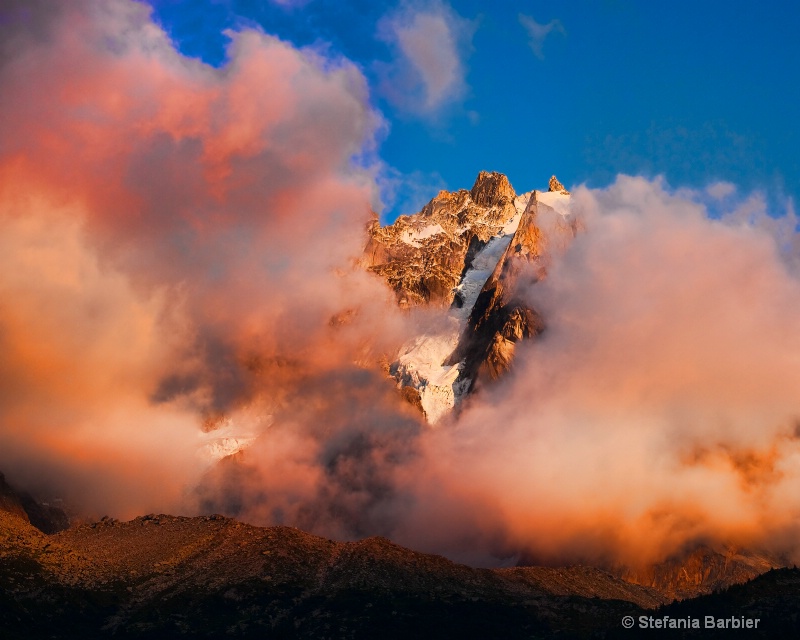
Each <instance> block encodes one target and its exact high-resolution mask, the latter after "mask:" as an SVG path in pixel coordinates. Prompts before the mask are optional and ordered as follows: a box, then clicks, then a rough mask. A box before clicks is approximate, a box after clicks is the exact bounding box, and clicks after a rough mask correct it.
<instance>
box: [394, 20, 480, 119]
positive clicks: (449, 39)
mask: <svg viewBox="0 0 800 640" xmlns="http://www.w3.org/2000/svg"><path fill="white" fill-rule="evenodd" d="M473 31H474V25H473V24H472V23H471V22H469V21H468V20H465V19H464V18H462V17H461V16H459V15H458V14H457V13H455V12H454V11H453V9H452V8H451V7H449V6H448V5H446V4H437V5H434V6H433V7H425V8H424V9H417V8H406V9H404V10H402V11H400V12H399V13H396V14H393V15H391V16H387V17H386V18H384V19H383V20H382V21H381V23H380V25H379V30H378V35H379V37H380V38H381V39H383V40H385V41H386V42H388V43H389V44H390V45H392V47H393V48H394V50H395V54H396V57H395V60H394V61H393V62H392V63H390V64H380V65H378V72H379V75H380V76H381V82H380V91H381V93H382V94H383V95H384V96H386V98H388V99H389V100H390V101H391V102H392V103H394V104H395V105H396V106H398V107H400V108H401V109H404V110H406V111H410V112H414V113H417V114H420V115H431V114H434V113H437V112H439V111H440V110H441V109H442V108H443V107H445V106H447V105H450V104H453V103H455V102H458V101H459V100H461V99H462V98H463V97H464V95H465V94H466V90H467V84H466V81H465V75H466V69H465V66H464V58H465V57H466V52H467V51H468V50H469V48H470V42H471V40H472V33H473Z"/></svg>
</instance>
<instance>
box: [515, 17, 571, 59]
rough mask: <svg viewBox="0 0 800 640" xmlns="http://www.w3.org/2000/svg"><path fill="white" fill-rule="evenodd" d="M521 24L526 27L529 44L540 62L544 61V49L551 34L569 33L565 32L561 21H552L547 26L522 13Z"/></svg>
mask: <svg viewBox="0 0 800 640" xmlns="http://www.w3.org/2000/svg"><path fill="white" fill-rule="evenodd" d="M519 23H520V24H521V25H522V26H523V27H525V31H527V32H528V44H529V45H530V46H531V49H533V53H534V55H535V56H536V57H537V58H539V60H544V51H543V47H544V41H545V39H546V38H547V36H549V35H550V34H551V33H560V34H562V35H566V34H567V32H566V31H565V30H564V26H563V25H562V24H561V21H559V20H551V21H550V22H548V23H547V24H539V23H538V22H536V20H534V19H533V18H531V17H530V16H526V15H525V14H523V13H520V14H519Z"/></svg>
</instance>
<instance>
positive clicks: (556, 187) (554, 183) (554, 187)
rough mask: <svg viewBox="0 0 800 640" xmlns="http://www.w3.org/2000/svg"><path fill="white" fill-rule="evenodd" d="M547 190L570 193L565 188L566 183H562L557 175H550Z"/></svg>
mask: <svg viewBox="0 0 800 640" xmlns="http://www.w3.org/2000/svg"><path fill="white" fill-rule="evenodd" d="M547 190H548V191H560V192H561V193H566V194H569V191H567V190H566V189H565V188H564V185H563V184H561V183H560V182H559V181H558V178H556V177H555V176H551V177H550V183H549V184H548V189H547Z"/></svg>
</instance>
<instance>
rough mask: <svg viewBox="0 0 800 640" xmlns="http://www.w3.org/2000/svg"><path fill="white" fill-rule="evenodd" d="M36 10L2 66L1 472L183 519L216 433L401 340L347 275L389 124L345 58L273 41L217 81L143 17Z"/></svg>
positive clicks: (251, 35)
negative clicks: (340, 317) (308, 379)
mask: <svg viewBox="0 0 800 640" xmlns="http://www.w3.org/2000/svg"><path fill="white" fill-rule="evenodd" d="M15 11H16V10H15ZM26 11H27V13H25V12H23V13H24V16H25V21H26V22H25V23H26V24H30V25H34V27H35V28H34V27H32V31H31V33H32V35H30V37H27V36H25V37H22V36H20V35H19V31H18V30H17V29H12V30H11V31H10V32H7V33H4V35H5V36H7V38H6V40H4V42H3V51H4V52H5V54H4V57H3V61H2V66H1V67H0V82H2V84H3V87H4V88H5V90H6V92H7V97H6V99H4V100H3V101H2V105H0V122H2V125H0V126H2V133H1V135H0V140H2V142H0V184H2V185H3V186H2V188H0V238H1V239H2V240H0V243H2V246H3V252H2V256H0V291H1V292H2V303H0V343H2V345H3V349H4V357H3V359H2V362H0V388H2V389H3V390H4V391H3V398H2V400H3V401H2V403H0V443H1V444H0V467H2V468H4V469H6V470H7V472H8V473H9V474H12V475H15V476H17V477H19V478H20V481H21V482H23V481H30V482H33V483H37V482H40V477H41V476H45V480H44V481H43V482H44V483H45V484H47V485H48V486H47V487H46V488H47V490H48V491H58V492H61V493H62V495H63V494H67V495H64V497H68V498H70V499H72V500H74V501H75V502H76V503H78V504H80V505H82V506H83V507H85V508H87V509H92V510H95V512H98V511H103V512H106V513H111V514H116V515H135V514H136V513H140V512H142V511H148V510H180V509H181V508H187V507H186V504H187V503H186V495H185V493H184V492H185V491H186V490H187V488H188V487H191V486H193V485H194V484H196V482H197V480H198V478H199V476H200V475H201V474H202V473H203V472H204V471H205V466H204V464H203V462H202V460H200V459H199V458H198V457H197V452H198V449H199V448H200V447H201V445H202V443H203V442H204V440H203V437H204V436H203V434H202V433H201V430H200V427H201V425H202V424H203V423H204V422H206V423H207V424H209V420H210V421H211V422H212V423H213V421H214V420H215V419H216V418H215V416H218V415H225V416H229V417H230V416H233V419H235V420H241V421H249V422H248V425H247V426H248V428H252V429H255V430H256V432H258V430H260V429H264V428H267V427H268V426H269V424H270V420H271V418H270V416H271V415H274V414H277V413H279V409H280V407H281V406H282V405H281V403H282V402H284V401H285V398H286V397H288V396H291V397H292V398H293V399H294V400H295V401H298V402H301V401H302V400H300V399H298V396H297V395H296V393H295V394H291V393H289V392H288V391H287V387H289V388H290V389H294V386H293V385H300V386H301V387H302V380H303V376H306V375H310V374H309V372H312V371H313V372H315V374H316V375H323V374H324V373H325V372H327V373H328V374H329V375H331V374H330V372H331V371H336V370H337V369H338V368H339V367H344V368H345V369H347V370H348V371H349V370H350V369H351V368H352V367H353V366H354V365H353V361H354V360H357V359H359V358H360V359H361V362H362V363H367V362H369V363H371V362H372V361H373V360H376V359H377V358H379V356H380V354H381V353H383V351H385V350H387V349H389V348H390V345H391V344H392V341H393V340H396V339H401V337H402V331H403V328H402V327H403V322H404V321H403V320H398V319H397V318H396V317H395V316H396V312H395V310H394V307H393V305H392V303H391V296H390V295H388V292H386V291H384V289H383V288H382V287H381V286H380V284H379V283H377V282H376V281H375V280H373V279H372V278H370V277H368V276H367V275H366V274H362V273H360V272H359V271H358V270H355V269H353V268H352V264H353V259H354V258H355V257H357V256H359V254H360V252H361V250H362V248H363V238H362V236H361V235H360V230H361V229H363V227H364V225H365V224H366V222H367V221H368V220H369V215H370V208H371V206H372V204H373V202H374V201H376V200H377V191H376V189H375V187H374V181H373V178H372V173H371V171H372V170H371V169H370V168H369V166H368V163H366V162H365V161H364V157H363V154H364V151H365V150H367V151H368V150H369V149H371V148H373V147H374V140H373V136H374V133H375V131H376V129H377V128H378V127H379V126H380V119H379V118H378V117H377V116H376V115H375V114H374V113H373V112H372V111H371V109H370V108H369V106H368V99H367V88H366V82H365V79H364V77H363V76H362V75H361V73H360V72H359V71H358V70H357V69H356V68H355V67H354V66H353V65H352V64H350V63H348V62H347V61H344V60H341V59H337V60H330V59H326V58H323V57H321V56H320V55H319V54H315V53H312V52H308V51H300V50H297V49H295V48H294V47H292V46H291V45H289V44H286V43H284V42H282V41H280V40H278V39H276V38H273V37H271V36H268V35H265V34H263V33H261V32H258V31H254V30H243V31H241V32H231V33H230V34H229V35H230V38H231V44H230V48H229V52H228V55H229V62H228V63H227V64H226V65H225V66H224V67H222V68H220V69H215V68H212V67H209V66H207V65H204V64H202V63H201V62H199V61H197V60H193V59H189V58H185V57H184V56H182V55H181V54H180V53H178V52H177V51H176V50H175V49H174V47H173V45H172V43H171V42H170V41H169V39H168V37H167V36H166V34H165V33H164V32H163V31H162V30H161V29H160V28H159V27H158V26H157V25H156V24H154V23H153V21H152V20H151V17H150V10H149V8H148V7H147V6H146V5H143V4H140V3H137V2H128V1H126V0H115V1H113V2H99V1H82V2H75V3H69V4H68V5H61V10H60V12H58V13H57V14H51V13H50V10H49V7H48V6H44V5H42V6H39V7H38V9H37V8H36V6H33V5H31V6H30V7H29V8H28V9H26ZM37 11H38V12H37ZM42 12H44V13H45V14H47V15H39V14H40V13H42ZM17 13H19V12H17ZM15 15H16V14H15ZM42 25H46V26H42ZM354 156H361V162H360V166H356V165H354V164H353V162H352V161H351V159H352V158H353V157H354ZM347 310H350V311H351V313H350V314H349V315H345V316H344V317H346V318H348V324H347V325H343V326H339V323H336V322H334V323H333V324H331V318H332V317H335V316H336V315H337V314H341V313H343V312H344V311H347ZM393 314H394V315H393ZM364 323H366V324H364ZM365 326H372V327H380V328H381V332H380V335H376V337H375V340H371V338H370V336H371V335H375V334H376V330H374V329H367V330H366V331H365V330H364V327H365ZM398 336H400V337H398ZM362 366H366V365H362ZM363 384H364V385H365V388H367V389H368V388H370V384H372V385H378V386H379V387H381V388H382V385H384V384H385V383H384V382H383V381H382V380H381V379H376V380H373V381H372V382H370V379H367V380H366V381H364V382H363ZM312 388H313V387H312ZM307 400H308V399H307ZM308 401H311V400H308ZM45 470H48V471H45ZM181 505H183V506H181Z"/></svg>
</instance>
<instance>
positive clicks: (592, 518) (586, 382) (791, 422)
mask: <svg viewBox="0 0 800 640" xmlns="http://www.w3.org/2000/svg"><path fill="white" fill-rule="evenodd" d="M698 196H699V194H693V193H678V194H670V193H669V192H668V191H667V190H666V189H665V188H664V187H663V185H661V184H660V183H659V182H658V181H656V182H650V181H647V180H644V179H636V178H624V177H622V178H619V179H618V181H617V182H616V183H615V184H614V185H612V186H611V187H609V188H608V189H606V190H603V191H592V190H588V189H583V188H582V189H578V190H577V191H576V192H575V193H574V195H573V199H574V206H575V208H576V211H577V212H578V214H579V215H580V216H581V217H582V219H583V222H584V224H585V227H586V230H585V232H584V233H582V234H580V235H579V236H578V237H577V238H576V239H575V241H574V243H573V244H572V246H571V247H570V248H569V250H568V251H567V252H566V253H565V254H564V255H563V257H562V258H561V259H560V260H559V261H557V262H556V263H555V264H554V265H553V266H552V268H551V270H550V272H549V275H548V277H547V278H546V279H545V280H544V281H541V282H539V283H537V284H536V285H534V286H533V287H532V288H531V289H530V290H529V291H528V292H527V298H528V299H529V301H530V302H531V304H533V305H534V306H535V307H536V308H537V309H539V310H540V311H541V312H542V314H543V315H544V317H545V318H546V319H547V327H548V328H547V330H546V332H545V333H544V334H542V336H540V338H538V339H537V340H536V341H534V342H533V343H530V344H526V345H523V346H522V347H521V348H520V350H519V357H518V360H517V368H516V371H515V372H514V373H513V375H512V377H511V378H510V379H509V380H508V381H507V384H505V385H502V386H500V387H497V388H496V389H495V390H494V391H493V392H487V393H485V394H484V395H483V396H482V397H478V398H476V399H475V400H474V401H473V402H471V403H470V404H469V405H468V406H467V408H466V410H465V411H464V413H463V414H462V416H461V420H460V422H459V424H458V425H457V426H456V427H455V428H454V429H452V430H451V431H449V432H444V431H443V432H440V433H437V434H435V436H433V437H432V438H431V441H430V442H429V443H428V447H429V452H428V455H427V456H426V459H427V460H430V461H432V462H433V464H432V465H431V467H430V468H431V469H433V470H434V471H432V472H431V475H430V476H429V478H428V480H427V481H428V482H430V483H436V484H437V485H439V486H442V485H444V486H447V485H448V484H449V485H452V486H453V487H454V491H457V492H458V493H459V494H460V495H464V494H465V493H466V494H467V495H468V496H469V498H468V499H467V503H466V504H472V505H473V507H474V505H482V504H486V505H490V506H491V508H492V509H494V510H497V511H499V512H500V515H499V521H500V522H502V523H503V527H504V530H505V533H506V534H507V535H508V537H509V539H510V540H511V544H510V546H511V548H519V547H527V548H528V549H529V551H530V553H532V554H533V555H534V556H535V557H537V558H539V559H540V560H543V561H547V560H548V559H553V558H562V559H573V560H574V559H576V558H582V559H588V560H592V561H597V560H598V559H601V560H602V559H609V558H613V559H616V560H618V559H623V560H625V561H628V562H640V561H642V562H644V561H653V560H659V559H663V558H664V557H665V556H666V555H668V554H669V553H673V552H675V550H676V549H680V548H682V546H683V545H684V544H685V543H690V542H692V541H695V542H696V541H703V540H717V541H720V540H723V541H727V542H734V543H738V544H741V545H748V546H750V547H754V546H755V547H759V548H768V549H770V548H772V550H773V551H775V549H774V548H773V542H774V540H775V539H776V536H777V535H778V533H779V532H785V531H786V530H790V529H794V530H795V531H796V527H797V524H798V516H799V515H800V493H798V492H797V490H796V487H797V482H798V480H799V479H800V466H798V462H800V439H798V435H797V420H798V417H800V399H798V395H797V389H798V388H800V359H799V358H798V355H797V354H798V353H800V334H798V332H797V330H796V315H797V313H796V311H797V309H800V279H798V273H797V272H796V271H794V270H793V267H792V260H793V255H792V253H791V252H792V251H793V249H792V248H791V244H792V242H791V241H792V239H793V238H794V237H795V236H796V233H795V225H796V223H797V220H796V218H795V217H794V214H793V213H792V212H791V211H790V212H789V214H787V216H785V217H784V218H783V219H782V220H771V219H767V218H765V217H764V218H762V217H760V216H753V215H748V216H746V218H747V220H749V221H747V220H745V219H743V216H742V211H741V210H735V211H732V212H731V214H730V215H728V216H724V217H723V218H722V219H720V220H712V219H710V218H709V217H708V216H707V215H706V211H705V209H704V207H703V206H702V205H701V204H698ZM753 206H754V203H753V201H750V202H749V203H747V204H746V208H749V210H750V214H752V213H754V210H753ZM762 213H763V209H762ZM465 508H466V506H465ZM477 508H480V507H477ZM781 535H783V534H781ZM780 551H781V552H788V553H794V554H795V555H794V556H793V557H795V558H796V557H797V555H796V553H797V549H796V548H787V547H785V546H784V547H783V548H781V549H780Z"/></svg>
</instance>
